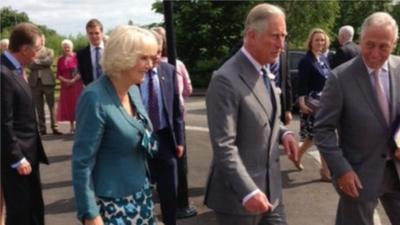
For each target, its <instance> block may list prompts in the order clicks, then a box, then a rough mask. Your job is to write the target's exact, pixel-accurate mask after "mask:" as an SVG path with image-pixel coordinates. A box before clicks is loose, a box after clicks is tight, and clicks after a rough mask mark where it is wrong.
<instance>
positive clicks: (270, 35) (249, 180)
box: [205, 3, 298, 225]
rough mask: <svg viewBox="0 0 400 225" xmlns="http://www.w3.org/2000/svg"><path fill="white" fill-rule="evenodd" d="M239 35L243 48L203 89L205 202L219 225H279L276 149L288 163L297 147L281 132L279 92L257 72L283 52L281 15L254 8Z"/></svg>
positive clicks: (280, 206)
mask: <svg viewBox="0 0 400 225" xmlns="http://www.w3.org/2000/svg"><path fill="white" fill-rule="evenodd" d="M243 33H244V38H243V40H244V41H243V47H242V48H241V49H240V50H239V51H238V52H237V53H236V54H235V55H233V56H232V57H231V58H230V59H229V60H228V61H226V62H225V63H224V64H223V65H222V66H221V67H220V68H219V69H218V70H217V71H215V72H214V75H213V78H212V80H211V82H210V85H209V87H208V90H207V98H206V104H207V117H208V125H209V128H210V139H211V144H212V148H213V160H212V162H211V167H210V168H211V171H210V173H209V178H208V182H207V190H206V194H205V203H206V205H207V206H208V207H210V208H211V209H213V210H214V211H215V213H216V217H217V222H218V224H220V225H228V224H229V225H258V224H260V225H261V224H263V225H264V224H274V225H286V224H287V223H286V216H285V210H284V206H283V203H282V185H281V171H280V163H279V157H280V150H279V143H281V144H283V145H284V149H285V150H286V152H287V153H288V154H289V155H290V158H291V159H292V160H294V161H297V151H298V147H297V142H296V140H295V138H294V135H293V133H291V132H288V130H287V128H285V127H284V126H281V122H280V112H281V110H280V108H281V107H280V101H279V94H278V92H277V88H276V86H275V82H274V81H273V80H271V79H270V77H271V75H268V74H267V72H266V68H265V65H266V64H271V63H274V62H276V60H277V59H278V57H279V54H280V53H281V52H282V50H283V48H284V42H285V37H286V34H287V31H286V22H285V14H284V12H283V11H282V9H280V8H279V7H276V6H273V5H270V4H267V3H262V4H258V5H257V6H255V7H254V8H252V9H251V11H250V12H249V14H248V16H247V19H246V22H245V28H244V32H243Z"/></svg>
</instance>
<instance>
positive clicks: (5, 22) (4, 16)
mask: <svg viewBox="0 0 400 225" xmlns="http://www.w3.org/2000/svg"><path fill="white" fill-rule="evenodd" d="M22 22H29V17H28V15H27V14H26V13H24V12H18V11H17V10H13V9H12V8H11V7H10V6H8V7H2V8H1V9H0V32H1V33H2V32H3V30H9V29H10V28H12V27H13V26H15V25H16V24H18V23H22Z"/></svg>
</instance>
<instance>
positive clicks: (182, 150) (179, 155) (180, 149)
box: [176, 145, 185, 158]
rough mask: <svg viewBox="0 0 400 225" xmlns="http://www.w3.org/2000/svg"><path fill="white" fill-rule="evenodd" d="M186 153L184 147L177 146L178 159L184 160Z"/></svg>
mask: <svg viewBox="0 0 400 225" xmlns="http://www.w3.org/2000/svg"><path fill="white" fill-rule="evenodd" d="M184 152H185V148H184V147H183V145H178V146H176V156H177V157H178V158H182V156H183V153H184Z"/></svg>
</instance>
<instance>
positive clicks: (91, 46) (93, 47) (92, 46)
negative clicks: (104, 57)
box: [90, 42, 104, 51]
mask: <svg viewBox="0 0 400 225" xmlns="http://www.w3.org/2000/svg"><path fill="white" fill-rule="evenodd" d="M97 47H100V49H101V50H103V49H104V42H101V43H100V45H99V46H97ZM95 50H96V46H94V45H92V44H90V51H95Z"/></svg>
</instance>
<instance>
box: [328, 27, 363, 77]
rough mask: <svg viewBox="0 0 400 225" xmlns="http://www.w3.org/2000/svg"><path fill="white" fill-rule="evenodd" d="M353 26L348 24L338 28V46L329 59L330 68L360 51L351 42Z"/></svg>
mask: <svg viewBox="0 0 400 225" xmlns="http://www.w3.org/2000/svg"><path fill="white" fill-rule="evenodd" d="M353 36H354V28H353V27H352V26H350V25H346V26H343V27H341V28H340V29H339V36H338V41H339V44H340V48H338V49H337V51H336V53H335V55H334V56H333V57H332V60H331V68H332V69H333V68H335V67H337V66H339V65H340V64H342V63H344V62H347V61H348V60H350V59H352V58H354V57H355V56H357V55H358V54H359V53H360V48H359V47H358V45H357V44H356V43H354V42H353Z"/></svg>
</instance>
